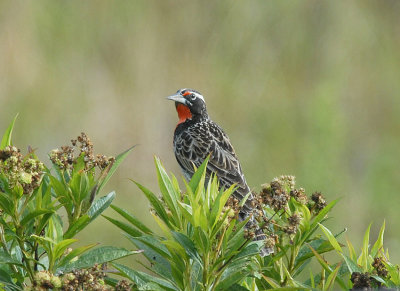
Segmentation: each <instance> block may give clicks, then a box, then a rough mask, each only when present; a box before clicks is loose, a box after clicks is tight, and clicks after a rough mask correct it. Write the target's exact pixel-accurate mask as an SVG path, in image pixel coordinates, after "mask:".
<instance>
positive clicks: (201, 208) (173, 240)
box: [0, 119, 400, 290]
mask: <svg viewBox="0 0 400 291" xmlns="http://www.w3.org/2000/svg"><path fill="white" fill-rule="evenodd" d="M14 121H15V119H14ZM14 121H13V122H12V123H11V125H10V126H9V128H8V129H7V130H6V132H5V134H4V136H3V138H2V140H1V144H0V243H1V245H0V246H1V248H0V262H1V264H0V286H1V287H2V288H3V289H5V290H22V289H25V290H50V289H52V290H275V289H285V290H290V289H293V290H313V289H318V290H333V289H338V288H341V289H344V290H348V289H352V288H354V289H359V288H378V287H383V286H384V287H398V286H400V274H399V266H398V265H394V264H392V263H390V261H389V252H388V250H384V248H383V235H384V230H385V224H383V226H382V228H381V231H380V233H379V236H378V238H377V240H376V242H375V243H374V244H372V247H371V246H370V237H369V229H370V226H369V227H368V228H367V231H366V233H365V236H364V240H363V244H362V247H361V252H360V253H359V254H358V253H357V252H356V251H355V248H354V246H353V245H352V243H351V242H350V241H348V240H346V243H345V244H343V243H341V242H340V241H339V240H338V239H339V237H340V236H341V235H342V233H343V232H342V233H339V234H333V233H332V231H331V230H329V229H328V227H327V226H326V225H325V222H326V220H327V219H328V214H329V212H330V211H331V209H332V208H333V207H334V206H335V204H336V203H337V201H336V200H335V201H332V202H330V203H327V202H326V201H325V199H324V197H323V196H322V194H321V193H318V192H317V193H313V194H312V195H311V196H310V198H308V197H307V195H306V192H305V190H304V189H302V188H296V187H295V186H296V185H295V181H294V177H292V176H281V177H278V178H275V179H274V180H273V181H272V182H271V183H268V184H265V185H263V186H262V190H261V192H260V193H254V195H255V197H256V202H257V203H256V204H257V207H258V209H259V211H260V214H259V215H257V214H255V215H256V218H257V220H258V221H259V223H260V226H261V227H262V228H263V229H264V231H265V234H266V236H267V239H266V240H265V241H261V242H260V241H253V237H254V236H253V235H252V230H251V229H248V228H247V226H246V223H247V221H239V220H238V219H237V218H238V213H239V211H240V207H241V205H242V204H243V203H244V201H235V199H234V198H232V197H231V194H232V192H233V191H234V188H235V185H233V186H232V187H230V188H229V189H219V185H218V179H217V178H216V177H215V176H212V177H207V175H206V171H205V169H206V166H207V160H206V161H205V162H204V163H203V164H202V165H201V166H200V167H199V168H198V169H197V171H196V172H195V174H194V176H193V177H192V179H191V180H190V181H188V182H187V181H185V180H183V181H182V183H183V185H184V189H181V188H180V186H179V183H178V180H177V179H176V177H175V176H174V175H168V174H167V172H166V170H165V168H164V167H163V165H162V164H161V162H160V160H159V159H158V158H155V165H156V172H157V179H158V184H159V191H157V193H154V192H152V191H151V190H149V189H147V188H146V187H145V186H143V185H141V184H139V183H138V182H136V181H133V183H134V184H136V186H137V187H138V188H139V189H140V190H141V192H142V193H143V195H144V196H145V197H146V198H147V199H148V201H149V203H150V212H151V214H152V217H153V219H154V220H155V221H156V222H157V224H158V226H159V229H157V230H153V229H151V228H150V227H148V226H146V224H145V223H143V222H142V221H141V219H140V218H138V217H136V216H135V215H133V214H131V213H130V212H129V211H128V210H125V209H123V208H120V207H119V206H117V205H112V204H111V203H112V201H113V199H114V197H115V193H114V192H111V193H109V194H107V195H105V196H102V197H100V198H99V197H98V193H99V192H100V191H101V190H102V188H103V187H104V185H105V184H106V183H107V181H108V180H109V179H110V177H111V176H112V174H113V173H114V172H115V171H116V169H117V168H118V166H119V164H120V163H121V162H122V161H123V160H124V158H125V157H126V156H127V155H128V154H129V152H130V151H131V150H132V148H130V149H128V150H127V151H125V152H123V153H122V154H120V155H118V156H116V157H115V158H113V157H106V156H103V155H97V156H95V155H94V153H93V144H92V143H91V141H90V139H89V138H88V137H87V136H86V135H85V134H83V133H82V134H81V135H80V136H79V137H78V138H77V139H76V140H72V141H71V143H72V146H63V147H61V149H57V150H53V151H51V152H50V154H49V158H50V160H51V162H52V165H53V167H52V169H49V168H47V167H45V166H44V164H43V163H42V162H40V161H39V160H38V158H37V157H36V155H35V153H34V151H33V150H32V149H28V153H27V154H26V155H25V156H23V155H22V154H21V152H20V150H19V149H18V148H16V147H15V146H13V145H12V142H11V134H12V130H13V125H14ZM158 193H159V194H158ZM107 208H111V209H113V210H114V211H115V213H116V214H117V215H118V217H119V218H113V217H111V216H105V215H103V214H102V213H103V212H104V210H106V209H107ZM62 213H65V216H64V215H63V214H62ZM100 215H102V216H103V217H104V218H105V219H107V220H108V221H109V222H111V223H112V224H113V225H115V226H116V227H118V228H119V229H121V230H122V231H123V233H124V235H125V237H126V238H127V239H128V240H129V241H130V242H131V243H132V245H133V246H132V247H133V249H134V250H127V249H123V248H119V247H116V246H100V247H96V244H89V245H86V246H81V247H72V246H73V243H75V242H76V241H77V240H76V239H75V236H76V234H77V233H79V232H80V231H82V230H83V229H85V227H87V225H88V224H89V223H91V222H92V221H94V220H95V219H98V218H99V216H100ZM63 217H65V219H63ZM265 246H267V247H273V248H274V254H272V255H270V256H267V257H261V256H260V255H259V252H260V249H261V248H263V247H265ZM345 247H347V248H345ZM139 253H141V254H142V255H143V256H144V257H145V259H146V260H147V261H148V263H147V264H144V263H140V262H139V261H138V264H142V266H143V267H144V268H146V269H147V270H148V271H147V272H144V271H139V270H137V269H134V268H132V267H128V266H125V265H123V264H120V263H118V262H116V260H117V259H120V258H123V257H126V256H131V255H135V254H139ZM326 253H331V255H330V256H329V257H330V260H332V261H334V262H329V261H328V260H327V259H326V258H325V254H326ZM312 261H315V262H317V263H318V264H319V266H320V268H319V269H316V268H311V267H310V263H311V262H312ZM110 273H113V274H115V275H116V276H119V278H121V279H122V280H119V281H118V280H117V279H115V277H110V276H109V275H110Z"/></svg>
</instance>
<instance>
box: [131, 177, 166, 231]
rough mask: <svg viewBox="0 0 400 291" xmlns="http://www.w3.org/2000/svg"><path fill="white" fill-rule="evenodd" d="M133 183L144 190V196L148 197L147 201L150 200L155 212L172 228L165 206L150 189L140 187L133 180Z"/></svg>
mask: <svg viewBox="0 0 400 291" xmlns="http://www.w3.org/2000/svg"><path fill="white" fill-rule="evenodd" d="M131 181H132V182H133V183H135V184H136V186H138V188H139V189H140V190H142V192H143V194H144V195H145V196H146V197H147V199H148V200H149V202H150V204H151V205H152V206H153V207H154V210H155V211H156V213H157V214H158V216H159V217H160V218H161V219H162V220H163V221H164V223H165V224H167V225H168V226H171V223H170V222H169V218H168V215H167V212H166V211H165V209H164V206H163V205H162V204H161V202H160V201H159V200H158V198H157V197H156V195H154V194H153V193H152V192H151V191H150V190H149V189H147V188H146V187H144V186H142V185H140V184H139V183H137V182H135V181H133V180H131Z"/></svg>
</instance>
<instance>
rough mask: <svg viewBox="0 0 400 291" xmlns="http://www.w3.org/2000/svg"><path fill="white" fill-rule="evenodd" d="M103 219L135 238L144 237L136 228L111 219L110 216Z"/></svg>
mask: <svg viewBox="0 0 400 291" xmlns="http://www.w3.org/2000/svg"><path fill="white" fill-rule="evenodd" d="M103 217H104V218H105V219H107V220H108V221H109V222H111V223H112V224H114V225H115V226H117V227H118V228H119V229H122V230H123V231H124V232H126V233H127V234H129V235H131V236H133V237H138V236H142V233H141V232H140V231H139V230H137V229H136V228H133V227H131V226H130V225H128V224H126V223H124V222H122V221H119V220H116V219H114V218H111V217H109V216H106V215H103Z"/></svg>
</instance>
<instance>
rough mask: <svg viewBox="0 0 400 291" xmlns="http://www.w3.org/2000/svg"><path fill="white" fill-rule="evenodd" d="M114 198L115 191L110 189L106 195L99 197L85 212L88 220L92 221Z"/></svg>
mask: <svg viewBox="0 0 400 291" xmlns="http://www.w3.org/2000/svg"><path fill="white" fill-rule="evenodd" d="M114 198H115V192H114V191H112V192H110V193H109V194H107V195H106V196H103V197H101V198H100V199H98V200H96V201H95V202H94V203H93V204H92V206H90V208H89V210H88V212H87V214H88V216H89V217H90V222H91V221H93V220H94V219H95V218H96V217H97V216H99V215H100V214H101V213H103V212H104V210H106V209H107V207H108V206H110V205H111V203H112V202H113V200H114Z"/></svg>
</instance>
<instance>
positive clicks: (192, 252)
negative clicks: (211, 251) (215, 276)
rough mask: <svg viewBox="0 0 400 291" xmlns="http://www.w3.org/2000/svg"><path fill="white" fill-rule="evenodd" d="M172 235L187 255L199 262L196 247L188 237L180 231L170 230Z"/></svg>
mask: <svg viewBox="0 0 400 291" xmlns="http://www.w3.org/2000/svg"><path fill="white" fill-rule="evenodd" d="M172 235H173V237H174V238H175V240H176V241H177V242H179V244H180V245H181V246H182V247H183V248H184V249H185V251H186V253H187V255H188V256H189V257H191V258H192V259H194V260H197V261H198V262H199V263H201V259H200V256H199V253H198V252H197V249H196V247H195V245H194V243H193V241H192V240H190V238H188V237H187V236H186V235H185V234H183V233H180V232H175V231H172Z"/></svg>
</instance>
